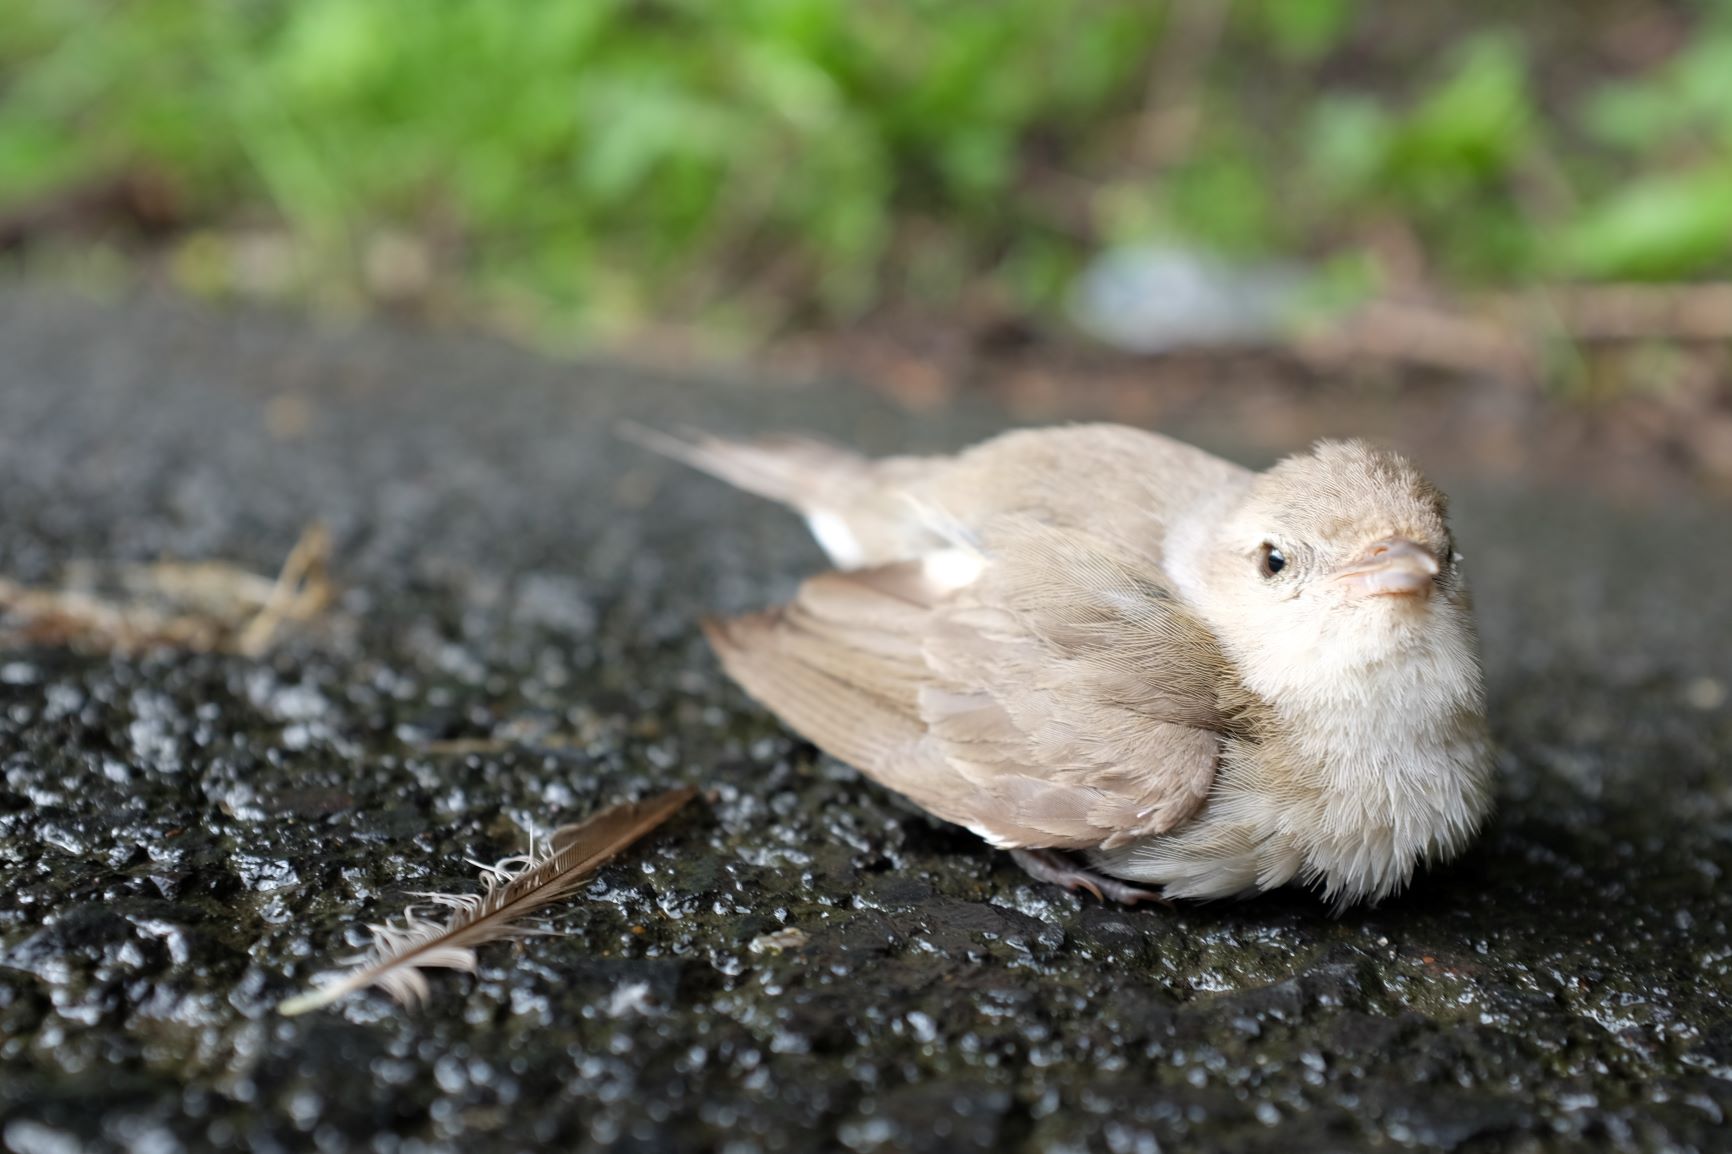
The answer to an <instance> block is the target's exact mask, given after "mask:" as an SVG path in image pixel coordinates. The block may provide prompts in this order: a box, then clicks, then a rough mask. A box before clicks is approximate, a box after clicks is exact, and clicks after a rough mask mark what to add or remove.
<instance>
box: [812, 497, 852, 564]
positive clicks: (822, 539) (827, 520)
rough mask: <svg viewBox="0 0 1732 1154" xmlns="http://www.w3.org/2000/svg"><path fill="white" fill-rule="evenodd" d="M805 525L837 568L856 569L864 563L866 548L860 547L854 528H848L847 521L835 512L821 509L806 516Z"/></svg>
mask: <svg viewBox="0 0 1732 1154" xmlns="http://www.w3.org/2000/svg"><path fill="white" fill-rule="evenodd" d="M806 527H807V528H808V529H810V530H812V536H813V537H815V538H817V541H818V547H819V548H821V549H823V550H824V552H825V553H827V554H828V555H829V557H830V563H831V564H833V565H835V566H836V568H838V569H858V568H860V567H861V566H862V565H864V564H865V563H866V550H864V549H862V548H861V547H860V538H858V537H856V536H855V535H854V530H852V529H850V528H848V522H846V521H844V520H843V519H842V518H841V517H840V516H838V515H837V514H835V513H826V512H825V511H823V510H822V509H820V510H817V511H816V512H813V513H809V514H807V516H806Z"/></svg>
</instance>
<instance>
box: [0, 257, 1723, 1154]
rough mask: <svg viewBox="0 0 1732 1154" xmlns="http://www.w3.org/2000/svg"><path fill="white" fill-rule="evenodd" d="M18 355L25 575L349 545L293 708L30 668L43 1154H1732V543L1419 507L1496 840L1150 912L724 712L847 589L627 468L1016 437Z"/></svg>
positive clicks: (11, 457) (31, 325)
mask: <svg viewBox="0 0 1732 1154" xmlns="http://www.w3.org/2000/svg"><path fill="white" fill-rule="evenodd" d="M0 349H3V350H4V356H3V358H0V574H4V575H6V576H9V577H12V578H14V579H17V580H25V581H31V582H51V581H53V580H55V579H56V577H57V574H58V573H59V572H60V571H61V569H62V567H63V566H64V565H65V564H66V563H68V562H71V561H74V560H78V559H97V560H101V561H105V562H141V561H150V560H154V559H157V558H159V557H176V558H220V559H223V560H227V561H233V562H237V563H241V564H244V565H246V566H247V567H248V568H250V569H253V570H255V571H258V572H261V573H269V572H272V571H273V570H274V568H275V567H276V565H277V564H278V563H279V562H280V561H281V559H282V556H283V554H284V553H285V552H286V551H287V550H288V548H289V547H290V545H291V544H292V543H293V542H294V540H295V538H296V536H297V534H298V533H299V531H300V530H301V528H302V527H303V525H305V524H306V523H307V522H309V521H312V520H314V519H321V520H323V521H324V522H325V523H326V524H327V525H328V526H329V527H330V528H331V530H332V532H333V534H334V537H335V541H336V557H335V566H334V568H335V576H336V578H337V580H338V582H339V584H340V587H341V594H340V598H339V601H338V603H337V605H336V606H335V608H334V609H333V610H332V612H331V613H330V614H329V615H328V617H327V619H326V620H325V621H324V622H322V623H321V624H320V625H319V626H318V627H316V628H312V629H306V630H301V631H298V632H296V633H293V634H291V635H289V636H288V637H287V638H285V640H284V641H283V642H282V643H281V644H279V645H278V646H277V647H276V648H275V649H274V650H273V651H272V652H271V653H270V654H269V655H268V656H266V657H264V658H261V659H257V660H249V659H245V658H242V657H238V656H230V655H221V654H212V653H188V652H174V651H157V652H152V653H148V654H145V655H142V656H135V657H119V656H106V655H102V654H92V653H84V654H80V653H74V652H69V651H65V650H52V649H17V648H14V649H10V650H7V651H5V652H4V653H0V869H3V870H4V877H5V879H6V884H5V886H4V888H3V890H0V1141H3V1144H4V1145H5V1146H6V1147H7V1148H9V1149H10V1150H13V1151H16V1152H18V1154H46V1152H50V1151H52V1152H60V1151H70V1150H76V1149H80V1148H86V1147H88V1148H93V1149H128V1150H149V1151H164V1152H166V1151H174V1150H177V1149H181V1148H211V1147H220V1148H240V1147H243V1146H244V1147H246V1148H250V1149H254V1150H261V1151H271V1150H302V1149H308V1148H317V1149H320V1150H330V1151H343V1150H359V1149H368V1150H382V1151H383V1150H410V1149H414V1150H447V1149H449V1150H456V1149H462V1150H483V1149H495V1148H498V1149H526V1148H538V1147H541V1148H549V1149H577V1150H582V1149H592V1148H604V1147H606V1148H613V1149H622V1150H645V1151H651V1150H654V1151H660V1150H671V1149H700V1148H717V1149H727V1150H732V1151H739V1152H745V1151H752V1150H760V1149H761V1150H809V1149H833V1148H838V1147H841V1148H846V1149H850V1150H856V1151H874V1150H947V1151H961V1150H971V1149H992V1150H1078V1151H1081V1150H1102V1151H1111V1152H1114V1154H1122V1152H1127V1151H1154V1150H1160V1149H1165V1150H1169V1151H1170V1150H1202V1149H1232V1150H1261V1149H1282V1150H1311V1149H1357V1148H1414V1149H1424V1150H1432V1149H1436V1150H1505V1149H1512V1150H1538V1149H1550V1148H1555V1147H1556V1146H1558V1145H1561V1144H1572V1145H1573V1144H1576V1143H1585V1144H1591V1145H1594V1146H1601V1147H1608V1148H1618V1149H1654V1150H1658V1149H1697V1150H1710V1149H1724V1148H1726V1147H1727V1146H1728V1144H1729V1141H1732V1140H1729V1139H1728V1137H1727V1135H1728V1133H1729V1132H1732V1124H1729V1120H1728V1117H1727V1115H1728V1113H1729V1112H1732V932H1729V930H1728V919H1729V917H1732V897H1729V896H1728V892H1729V891H1728V889H1727V886H1726V883H1725V878H1724V875H1725V874H1726V872H1727V871H1728V870H1729V869H1732V757H1729V753H1732V713H1729V711H1728V707H1727V700H1726V699H1727V695H1728V692H1729V687H1732V660H1729V658H1728V656H1727V651H1726V650H1727V644H1728V642H1729V641H1732V599H1729V598H1728V597H1727V596H1726V594H1725V588H1726V583H1725V580H1724V578H1723V577H1722V576H1721V575H1722V574H1723V573H1724V572H1726V571H1727V570H1728V569H1729V568H1732V534H1728V533H1727V532H1726V527H1727V525H1728V523H1729V520H1728V511H1727V510H1726V509H1725V508H1724V507H1714V506H1711V505H1700V506H1685V505H1674V506H1671V507H1667V508H1655V507H1632V508H1619V507H1616V506H1614V505H1609V504H1605V503H1601V502H1599V501H1597V500H1594V499H1589V498H1585V497H1582V496H1579V495H1573V494H1570V493H1566V492H1519V493H1518V492H1497V491H1485V490H1483V489H1481V488H1479V487H1477V486H1475V484H1474V483H1473V480H1472V478H1462V477H1460V476H1452V475H1451V473H1450V464H1451V462H1450V461H1448V460H1434V459H1428V460H1427V461H1426V464H1427V465H1428V466H1431V467H1432V469H1433V471H1434V472H1435V473H1437V474H1439V475H1440V476H1441V477H1442V479H1444V481H1445V482H1446V484H1448V485H1449V486H1450V487H1451V488H1452V489H1453V490H1454V492H1455V494H1456V497H1457V502H1456V503H1457V510H1458V512H1457V522H1458V530H1459V535H1460V538H1461V540H1462V542H1463V548H1464V552H1466V553H1467V554H1468V557H1469V562H1470V565H1471V566H1472V570H1471V571H1472V575H1473V578H1474V580H1475V584H1476V589H1477V593H1478V599H1479V602H1480V608H1481V617H1482V625H1483V630H1484V633H1485V649H1486V654H1487V661H1488V674H1489V678H1490V682H1491V689H1492V697H1493V702H1494V726H1495V729H1496V733H1497V737H1498V739H1499V742H1500V745H1501V748H1502V750H1503V752H1502V756H1501V771H1502V772H1501V777H1500V783H1499V794H1500V807H1499V811H1498V815H1497V817H1496V819H1495V821H1494V822H1493V824H1492V825H1491V827H1490V828H1489V830H1488V831H1487V832H1486V834H1485V835H1484V837H1483V838H1482V839H1481V841H1480V842H1479V843H1478V844H1477V846H1476V847H1475V848H1474V849H1473V851H1472V852H1471V853H1469V854H1468V855H1467V856H1466V857H1465V858H1464V859H1463V860H1462V861H1460V862H1459V863H1457V864H1455V865H1453V866H1451V867H1449V868H1447V869H1443V870H1437V871H1434V872H1432V873H1431V874H1430V875H1428V876H1425V877H1423V878H1422V879H1421V880H1420V881H1419V883H1418V884H1417V885H1416V886H1415V887H1414V888H1413V889H1412V890H1411V891H1410V892H1409V893H1407V894H1405V895H1403V896H1401V897H1399V898H1398V899H1395V900H1392V901H1390V902H1388V903H1387V904H1386V905H1385V906H1383V907H1382V908H1380V909H1376V910H1361V911H1352V912H1349V913H1347V914H1346V915H1344V916H1341V917H1331V916H1330V915H1329V913H1328V911H1327V910H1326V909H1325V908H1324V907H1322V906H1321V905H1320V904H1319V903H1318V902H1317V901H1315V900H1314V899H1313V898H1312V897H1310V896H1309V895H1306V894H1303V893H1283V894H1277V895H1272V896H1269V897H1265V898H1262V899H1259V900H1256V901H1251V902H1245V903H1238V904H1224V905H1215V906H1206V907H1187V908H1181V909H1177V910H1163V909H1137V910H1123V909H1116V908H1103V907H1102V906H1100V905H1098V904H1096V903H1093V902H1091V901H1088V900H1084V899H1079V898H1076V897H1072V896H1070V895H1067V894H1064V893H1061V892H1057V891H1055V890H1053V889H1051V888H1049V887H1044V886H1041V885H1038V884H1035V883H1033V882H1031V881H1029V880H1028V879H1026V878H1025V877H1024V876H1023V875H1021V874H1020V873H1019V871H1017V869H1016V868H1015V867H1014V866H1013V865H1012V864H1011V863H1010V862H1009V861H1008V860H1007V859H1006V858H1004V857H1003V856H1001V855H998V854H995V853H993V852H991V851H989V850H988V849H986V848H985V847H984V846H982V845H981V844H980V843H979V842H978V841H976V840H975V839H974V838H973V837H971V836H970V835H968V834H966V833H965V832H962V831H959V830H956V829H954V828H950V827H945V826H941V825H939V824H936V823H934V822H932V821H930V820H928V819H926V818H924V817H922V816H920V815H919V814H918V813H916V812H914V811H912V810H910V809H909V808H907V807H906V806H904V805H902V804H901V803H899V802H898V801H897V800H895V799H894V798H892V797H890V796H888V795H887V794H885V793H884V792H882V791H880V790H878V789H876V788H874V787H872V786H870V785H868V784H865V783H863V782H862V781H861V780H860V779H858V778H857V777H856V776H855V775H854V774H852V773H851V772H849V771H847V770H845V769H843V768H842V767H840V766H837V765H835V764H834V763H831V762H829V761H827V760H825V759H822V758H819V757H817V756H815V755H814V753H813V751H812V750H811V749H810V748H809V747H807V746H804V745H803V744H801V743H799V742H797V741H795V740H793V739H791V738H790V737H789V736H788V735H787V734H786V733H785V732H783V731H782V730H781V729H780V728H779V727H778V726H777V725H776V723H775V722H774V721H773V720H771V719H770V718H769V717H768V716H766V715H765V714H764V713H762V712H761V711H760V710H758V709H756V708H754V707H753V706H752V705H751V704H750V703H749V702H748V701H746V700H745V698H744V697H743V696H742V695H741V694H740V693H739V692H738V691H736V690H735V689H733V688H732V687H731V686H729V685H728V684H726V683H725V682H724V680H723V679H722V678H721V677H720V675H719V673H718V671H717V668H716V666H715V663H714V662H713V660H712V659H711V658H710V656H709V655H708V654H707V652H706V651H705V649H704V646H703V644H702V642H701V640H700V639H699V637H698V635H697V633H696V630H695V627H694V626H695V622H696V621H697V619H698V617H699V616H700V615H702V614H703V613H706V612H714V611H733V610H741V609H745V608H748V607H753V606H757V605H760V604H762V603H765V602H767V601H770V600H773V599H775V598H777V597H778V596H779V595H781V594H784V593H786V592H787V591H788V590H789V589H790V588H791V586H792V583H793V582H794V581H795V580H796V579H797V577H798V576H799V575H800V574H801V573H804V572H807V571H809V570H810V569H812V568H813V567H815V566H816V565H817V563H818V561H819V557H818V554H817V551H816V550H815V548H814V547H813V546H812V545H811V544H810V543H809V542H807V541H806V540H805V538H804V536H803V534H802V530H801V527H800V526H799V525H798V523H797V522H796V521H794V520H793V519H792V518H789V517H787V516H786V515H784V514H782V513H780V512H778V511H776V510H773V509H771V508H769V507H767V506H764V505H762V504H759V503H757V502H755V501H753V500H752V499H750V498H746V497H744V496H741V495H738V494H734V493H730V492H728V491H726V490H724V489H723V488H722V487H720V486H719V485H715V484H711V483H708V482H706V481H705V480H703V479H701V478H699V477H696V476H694V475H689V474H685V473H682V472H681V471H679V470H678V469H677V468H676V467H674V466H671V465H668V464H665V463H663V462H660V461H656V460H651V459H648V458H647V457H645V456H644V455H643V454H642V453H641V452H639V451H638V450H635V449H633V448H631V447H629V446H626V445H623V444H620V443H618V442H617V441H616V440H615V439H614V438H613V436H612V428H613V426H614V424H615V423H616V422H617V421H618V420H619V419H621V418H636V419H639V420H644V421H649V422H652V423H657V424H662V425H671V424H677V423H680V422H691V423H696V424H703V425H709V426H714V427H720V428H731V429H750V428H754V427H766V426H777V427H802V428H808V429H813V430H816V431H819V432H822V433H827V434H829V435H832V436H836V437H841V438H846V439H848V440H851V441H856V442H859V443H862V444H864V445H866V446H868V447H872V448H877V449H892V448H898V449H900V448H907V447H910V446H949V445H957V444H961V443H964V442H966V441H968V440H971V439H974V438H976V437H978V436H980V435H982V434H985V433H987V432H990V431H992V430H993V429H995V428H997V427H999V419H998V417H997V416H996V415H995V414H994V413H991V412H974V413H964V414H960V415H951V416H947V417H944V418H942V419H934V418H931V417H926V418H915V417H911V416H908V415H905V414H899V413H896V412H894V411H891V410H889V409H887V408H885V407H883V406H882V405H880V404H879V403H878V402H876V401H874V400H872V399H870V398H867V397H864V396H861V395H858V394H855V393H853V392H850V391H848V390H845V389H838V388H834V387H828V388H813V389H809V390H792V389H773V388H768V387H765V386H763V385H756V384H752V383H749V382H742V383H734V384H730V383H726V382H707V383H704V384H694V383H691V382H686V381H680V380H676V379H671V378H666V377H657V376H654V375H649V374H641V373H634V372H630V371H626V370H621V369H617V368H611V367H599V366H592V365H572V364H564V365H562V364H555V363H549V362H546V361H541V360H537V359H535V358H533V357H530V356H528V355H526V354H522V353H518V352H513V351H511V350H509V349H506V348H503V347H500V346H497V345H494V344H490V343H486V342H479V341H468V340H463V339H458V338H452V337H433V336H428V335H425V334H419V333H414V332H381V331H377V330H367V331H356V332H350V333H346V334H345V333H333V332H329V331H318V330H315V329H312V328H309V327H306V326H303V325H300V324H297V323H293V322H289V321H286V320H281V319H275V318H264V317H245V316H236V315H218V314H213V313H208V312H202V311H199V310H196V309H192V308H188V307H182V306H175V305H164V304H141V305H94V304H88V303H80V302H76V301H71V300H67V299H62V298H55V297H47V296H42V295H39V294H36V293H32V292H27V291H24V290H22V289H18V288H6V289H4V290H0ZM1343 423H1344V426H1347V425H1350V424H1351V416H1350V415H1344V416H1343ZM1181 432H1182V430H1181ZM675 782H691V783H694V784H698V785H700V786H702V787H703V788H704V789H705V790H706V791H707V797H706V799H705V800H704V801H702V802H701V803H699V804H694V805H693V806H691V807H689V808H688V809H687V810H685V811H684V812H683V813H682V814H680V815H679V816H678V817H676V818H675V819H674V820H673V822H671V823H670V824H669V825H668V826H667V827H665V828H664V829H663V830H662V831H660V832H659V833H658V834H657V835H655V836H654V837H653V838H652V839H650V840H649V841H648V842H646V843H645V844H644V845H642V846H640V847H639V848H638V849H636V850H634V851H632V852H631V853H629V854H628V855H626V856H625V857H624V858H623V859H621V860H620V861H619V862H617V863H615V864H614V865H612V866H610V867H608V868H607V869H605V870H604V871H603V872H602V873H601V874H600V875H599V876H598V878H597V879H596V880H595V881H594V882H593V883H592V884H591V885H590V887H589V888H588V890H587V896H586V899H585V900H580V901H576V902H573V903H571V904H570V905H569V906H568V907H566V908H564V909H563V910H562V911H561V912H559V913H558V914H557V916H556V917H555V919H554V920H555V922H556V924H557V925H558V926H559V927H561V928H562V929H564V930H566V931H569V933H568V936H565V937H553V938H543V939H539V940H534V941H531V942H529V943H527V944H525V945H522V946H512V945H496V946H491V947H487V948H485V949H483V950H482V951H481V970H480V973H479V975H477V976H476V977H474V978H470V977H467V976H464V975H460V974H455V973H441V974H436V975H435V976H434V978H433V988H434V994H433V998H432V1001H431V1003H430V1004H429V1005H428V1006H426V1007H425V1008H424V1009H422V1010H420V1011H418V1012H412V1013H411V1012H405V1011H403V1010H400V1009H398V1008H397V1007H395V1006H393V1005H391V1004H390V1003H389V1002H387V1001H386V1000H385V999H384V998H383V997H382V996H380V995H378V994H374V993H370V994H363V995H360V996H357V997H354V998H352V999H350V1000H348V1001H346V1002H344V1003H343V1004H341V1005H340V1006H339V1007H337V1008H335V1009H333V1010H330V1011H326V1012H323V1013H320V1014H317V1015H312V1016H309V1017H307V1018H301V1019H295V1020H292V1021H291V1020H285V1019H282V1018H279V1017H277V1016H276V1015H275V1014H274V1012H273V1007H274V1006H275V1005H276V1003H277V1002H278V1001H280V1000H281V999H282V998H284V997H286V996H288V995H289V994H292V993H294V992H297V991H299V990H301V989H303V988H305V987H306V986H307V985H308V984H309V983H310V982H311V981H312V980H313V979H314V978H315V977H316V976H317V975H318V974H319V973H320V972H322V971H324V970H327V969H329V968H332V967H333V966H334V965H335V963H336V960H337V959H340V958H342V957H344V956H346V955H348V954H351V953H353V952H355V950H356V948H357V947H358V946H359V945H361V944H362V943H363V940H364V931H362V930H361V929H360V927H361V925H362V923H363V922H365V921H369V920H380V919H382V918H383V917H385V916H387V915H390V914H394V913H395V912H397V911H398V910H399V909H401V907H402V906H403V905H404V904H405V903H406V902H408V901H409V900H410V897H409V895H410V892H411V891H416V890H427V889H462V888H468V887H470V886H472V885H473V884H474V872H473V870H472V869H471V868H470V867H469V866H467V865H465V864H464V859H465V858H476V859H481V860H491V859H494V858H497V857H500V856H503V855H505V854H508V853H511V852H514V851H516V850H517V849H519V848H520V847H521V846H522V845H523V834H522V827H523V825H524V824H525V823H529V822H533V823H535V824H536V825H537V826H539V827H542V828H545V827H546V826H548V825H550V824H552V823H554V822H557V821H560V820H571V819H573V818H574V817H576V816H580V815H581V814H583V813H585V812H587V811H589V810H591V809H593V808H595V807H597V806H599V805H601V804H603V803H605V802H608V801H612V800H617V799H619V798H622V797H627V796H641V795H643V794H647V793H649V792H652V791H655V790H657V789H659V788H662V787H664V786H666V785H667V784H670V783H675ZM790 931H795V932H790Z"/></svg>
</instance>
